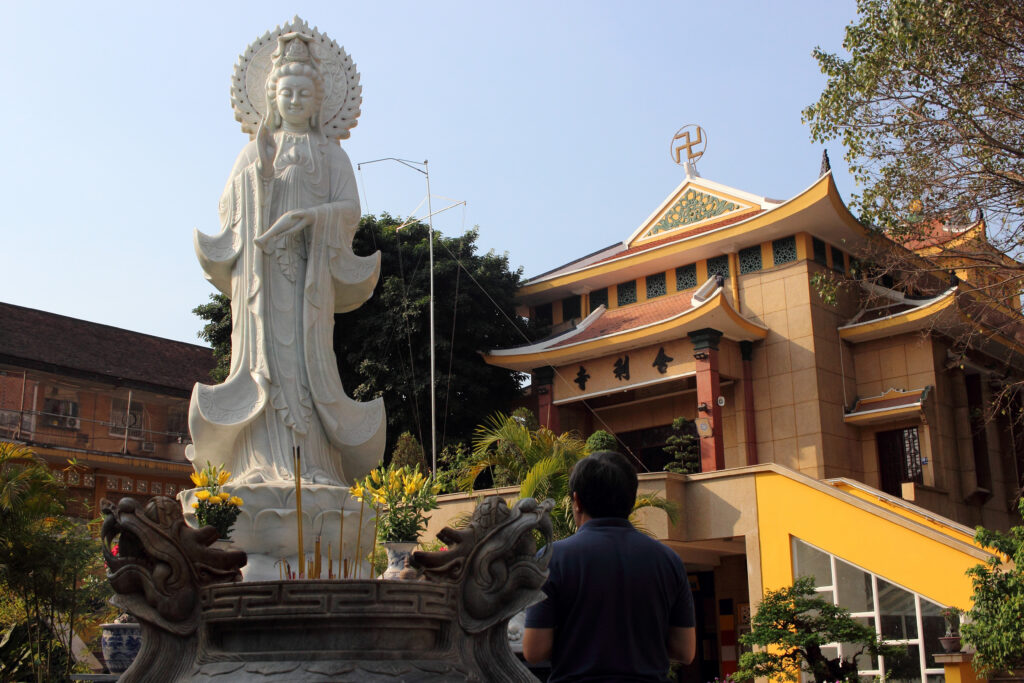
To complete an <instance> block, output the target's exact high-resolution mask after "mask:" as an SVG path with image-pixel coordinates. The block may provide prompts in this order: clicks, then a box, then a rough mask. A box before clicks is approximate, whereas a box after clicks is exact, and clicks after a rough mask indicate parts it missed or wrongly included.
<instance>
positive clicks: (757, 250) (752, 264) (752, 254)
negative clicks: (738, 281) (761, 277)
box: [740, 244, 761, 275]
mask: <svg viewBox="0 0 1024 683" xmlns="http://www.w3.org/2000/svg"><path fill="white" fill-rule="evenodd" d="M759 270H761V245H760V244H758V245H755V246H753V247H747V248H746V249H740V275H746V274H747V273H756V272H757V271H759Z"/></svg>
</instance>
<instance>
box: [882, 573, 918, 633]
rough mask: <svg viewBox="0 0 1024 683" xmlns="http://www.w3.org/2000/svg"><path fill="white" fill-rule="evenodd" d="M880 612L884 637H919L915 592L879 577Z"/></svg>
mask: <svg viewBox="0 0 1024 683" xmlns="http://www.w3.org/2000/svg"><path fill="white" fill-rule="evenodd" d="M878 612H879V615H880V617H881V624H880V625H881V627H882V638H884V639H886V640H906V639H909V638H917V608H916V606H915V605H914V594H913V593H911V592H910V591H908V590H904V589H902V588H900V587H899V586H894V585H893V584H891V583H889V582H888V581H885V580H883V579H878Z"/></svg>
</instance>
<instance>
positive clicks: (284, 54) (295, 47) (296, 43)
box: [272, 33, 317, 66]
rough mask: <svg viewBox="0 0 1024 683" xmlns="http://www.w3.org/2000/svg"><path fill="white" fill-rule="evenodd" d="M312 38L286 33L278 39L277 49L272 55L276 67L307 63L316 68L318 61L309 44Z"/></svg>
mask: <svg viewBox="0 0 1024 683" xmlns="http://www.w3.org/2000/svg"><path fill="white" fill-rule="evenodd" d="M311 41H312V38H310V37H309V36H306V35H303V34H301V33H286V34H284V35H283V36H280V37H279V38H278V39H277V49H276V50H275V51H274V54H273V55H272V59H273V61H274V66H280V65H282V64H287V63H289V62H305V63H306V64H312V65H313V66H316V65H317V64H316V59H315V58H314V57H313V51H312V50H311V49H310V46H309V43H310V42H311Z"/></svg>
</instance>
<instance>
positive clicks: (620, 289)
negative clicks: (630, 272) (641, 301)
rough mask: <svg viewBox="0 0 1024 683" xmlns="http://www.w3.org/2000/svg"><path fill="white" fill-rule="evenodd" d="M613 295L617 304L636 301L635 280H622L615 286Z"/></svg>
mask: <svg viewBox="0 0 1024 683" xmlns="http://www.w3.org/2000/svg"><path fill="white" fill-rule="evenodd" d="M615 295H616V298H617V300H618V302H619V306H626V305H628V304H635V303H636V280H630V281H629V282H623V283H622V284H620V285H618V286H617V287H616V288H615Z"/></svg>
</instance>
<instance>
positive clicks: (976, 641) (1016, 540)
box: [960, 498, 1024, 675]
mask: <svg viewBox="0 0 1024 683" xmlns="http://www.w3.org/2000/svg"><path fill="white" fill-rule="evenodd" d="M1017 505H1018V509H1019V510H1020V514H1021V516H1022V517H1024V498H1022V499H1020V500H1019V501H1018V502H1017ZM974 540H975V541H977V542H978V543H979V544H980V545H982V546H984V547H986V548H993V549H995V550H997V551H999V553H1001V554H1002V557H999V556H993V557H992V558H990V559H989V560H988V562H986V563H985V564H980V565H978V566H976V567H972V568H971V569H968V570H967V574H968V575H969V576H970V577H971V581H972V583H973V584H974V595H973V596H972V601H973V606H972V607H971V609H970V610H969V611H968V613H967V614H968V616H970V620H969V621H967V622H966V623H963V624H962V625H961V627H960V632H961V635H962V636H963V639H964V641H965V642H966V643H968V644H969V645H972V646H973V647H974V649H975V650H976V652H975V654H974V661H973V664H974V667H975V669H977V670H978V672H979V673H981V674H982V675H986V674H988V673H990V672H993V671H1003V670H1009V671H1012V672H1014V674H1015V675H1020V672H1021V670H1024V526H1015V527H1012V528H1011V529H1010V530H1009V531H1008V532H1001V531H993V530H991V529H986V528H984V527H978V530H977V533H976V534H975V537H974ZM1007 558H1008V559H1009V560H1010V561H1009V562H1005V560H1006V559H1007Z"/></svg>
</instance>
